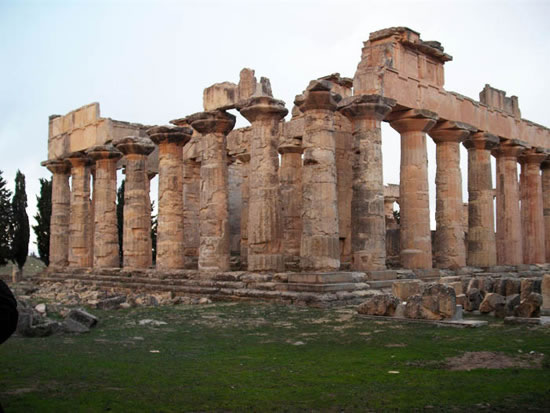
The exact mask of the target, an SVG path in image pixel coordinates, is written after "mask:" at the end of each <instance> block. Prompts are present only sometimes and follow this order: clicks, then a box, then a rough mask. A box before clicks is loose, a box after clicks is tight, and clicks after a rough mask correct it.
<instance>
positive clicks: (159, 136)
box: [147, 125, 193, 146]
mask: <svg viewBox="0 0 550 413" xmlns="http://www.w3.org/2000/svg"><path fill="white" fill-rule="evenodd" d="M147 135H149V138H150V139H151V140H152V141H153V142H154V143H156V144H157V145H159V144H161V143H172V144H175V145H179V146H183V145H185V144H186V143H187V142H189V141H190V140H191V136H192V135H193V129H191V128H190V127H185V126H184V127H179V126H172V125H167V126H153V127H152V128H149V129H147Z"/></svg>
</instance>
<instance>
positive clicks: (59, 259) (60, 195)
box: [42, 159, 71, 267]
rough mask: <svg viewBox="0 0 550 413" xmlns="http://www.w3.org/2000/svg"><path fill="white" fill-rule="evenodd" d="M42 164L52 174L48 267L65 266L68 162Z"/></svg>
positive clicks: (67, 235) (68, 191)
mask: <svg viewBox="0 0 550 413" xmlns="http://www.w3.org/2000/svg"><path fill="white" fill-rule="evenodd" d="M42 165H43V166H45V167H46V168H48V170H49V171H50V172H51V173H52V174H53V176H52V214H51V218H50V252H49V257H50V267H66V266H67V265H68V263H69V218H70V202H71V189H70V187H69V177H70V176H71V164H70V162H68V161H66V160H62V159H55V160H51V161H45V162H43V163H42Z"/></svg>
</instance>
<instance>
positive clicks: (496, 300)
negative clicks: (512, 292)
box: [479, 293, 506, 314]
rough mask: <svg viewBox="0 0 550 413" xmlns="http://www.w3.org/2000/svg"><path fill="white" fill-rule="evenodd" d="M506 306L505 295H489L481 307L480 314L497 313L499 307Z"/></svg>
mask: <svg viewBox="0 0 550 413" xmlns="http://www.w3.org/2000/svg"><path fill="white" fill-rule="evenodd" d="M505 305H506V299H505V298H504V296H503V295H500V294H497V293H487V295H486V296H485V298H484V299H483V301H482V302H481V304H480V305H479V311H480V313H484V314H486V313H490V312H492V311H495V310H496V309H497V308H498V307H504V306H505Z"/></svg>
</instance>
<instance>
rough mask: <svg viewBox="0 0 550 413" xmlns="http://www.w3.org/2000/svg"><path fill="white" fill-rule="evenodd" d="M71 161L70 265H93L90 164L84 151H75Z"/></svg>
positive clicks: (70, 156) (68, 158)
mask: <svg viewBox="0 0 550 413" xmlns="http://www.w3.org/2000/svg"><path fill="white" fill-rule="evenodd" d="M67 160H68V161H69V162H70V163H71V165H72V168H71V182H72V190H71V214H70V222H69V266H70V267H91V266H92V261H93V259H92V258H93V251H92V250H91V248H90V234H91V231H92V228H91V225H90V164H91V159H90V158H89V157H87V156H86V154H84V153H83V152H73V153H71V154H70V155H68V157H67Z"/></svg>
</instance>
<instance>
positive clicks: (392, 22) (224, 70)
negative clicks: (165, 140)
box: [0, 0, 550, 250]
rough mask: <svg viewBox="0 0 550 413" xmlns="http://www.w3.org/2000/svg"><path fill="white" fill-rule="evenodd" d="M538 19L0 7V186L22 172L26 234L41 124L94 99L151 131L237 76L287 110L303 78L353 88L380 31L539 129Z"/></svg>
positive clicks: (503, 13) (164, 7) (185, 4)
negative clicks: (399, 35) (408, 36)
mask: <svg viewBox="0 0 550 413" xmlns="http://www.w3.org/2000/svg"><path fill="white" fill-rule="evenodd" d="M549 21H550V1H534V0H533V1H530V0H524V1H519V0H517V1H504V0H498V1H482V0H477V1H450V0H447V1H445V0H439V1H381V0H376V1H368V0H360V1H345V0H340V1H337V0H334V1H323V0H315V1H308V0H293V1H239V0H231V1H227V0H220V1H206V0H203V1H183V0H182V1H163V0H151V1H145V0H142V1H132V0H112V1H107V0H104V1H101V0H90V1H88V0H72V1H69V0H65V1H62V0H57V1H56V0H35V1H30V0H29V1H26V0H0V62H1V64H0V79H1V80H0V170H2V171H3V172H4V178H5V179H6V180H7V181H8V182H9V185H10V187H11V188H13V180H14V177H15V173H16V171H17V169H20V170H21V171H22V172H23V173H24V174H25V175H26V178H27V194H28V197H29V208H28V210H27V212H28V214H29V216H30V217H31V225H32V224H34V220H33V219H32V216H33V215H34V214H35V212H36V200H35V195H36V193H37V191H38V189H39V184H38V179H39V178H40V177H49V176H50V173H49V172H48V171H47V170H46V169H45V168H42V167H41V166H40V161H42V160H45V159H46V157H47V137H48V116H49V115H51V114H65V113H67V112H69V111H71V110H73V109H76V108H78V107H80V106H83V105H85V104H88V103H91V102H95V101H97V102H100V105H101V115H102V116H103V117H110V118H113V119H117V120H125V121H130V122H139V123H144V124H150V125H153V124H164V123H167V122H168V121H169V120H171V119H174V118H180V117H183V116H186V115H188V114H191V113H194V112H198V111H200V110H202V90H203V89H204V88H205V87H207V86H209V85H211V84H212V83H216V82H222V81H225V80H228V81H233V82H237V81H238V77H239V71H240V70H241V69H242V68H243V67H250V68H252V69H255V70H256V76H257V77H258V78H259V77H260V76H266V77H269V78H270V79H271V84H272V87H273V92H274V96H275V97H276V98H279V99H282V100H284V101H285V102H286V103H287V107H288V108H289V109H290V108H291V107H292V101H293V99H294V96H295V95H296V94H298V93H300V92H301V91H302V90H303V89H304V88H305V86H307V84H308V82H309V81H310V80H311V79H315V78H318V77H320V76H324V75H327V74H330V73H334V72H339V73H340V74H341V75H342V76H348V77H353V75H354V73H355V69H356V67H357V64H358V63H359V59H360V56H361V47H362V42H363V41H365V40H367V39H368V37H369V33H370V32H373V31H376V30H380V29H383V28H386V27H391V26H407V27H409V28H411V29H413V30H415V31H417V32H420V34H421V37H422V39H423V40H438V41H440V42H441V43H442V45H443V46H444V47H445V51H446V52H447V53H449V54H450V55H452V56H453V58H454V59H453V61H452V62H448V63H447V64H446V65H445V79H446V81H445V88H446V89H447V90H452V91H455V92H459V93H461V94H463V95H467V96H470V97H472V98H475V99H476V100H477V99H478V94H479V92H480V91H481V90H482V89H483V87H484V85H485V84H486V83H490V84H491V85H492V86H493V87H496V88H499V89H503V90H506V91H507V93H508V96H510V95H517V96H518V97H519V104H520V109H521V112H522V117H523V118H526V119H529V120H531V121H534V122H537V123H540V124H543V125H546V126H550V105H549V103H548V96H550V82H549V80H548V79H549V77H550V75H549V73H550V50H549V49H550V47H549V43H550V24H549V23H548V22H549ZM246 124H247V122H246V120H244V119H241V120H240V121H239V125H241V126H244V125H246ZM383 133H384V137H383V140H384V144H383V151H384V181H385V182H386V183H398V182H399V137H398V135H397V134H396V133H395V132H393V130H391V128H389V127H384V129H383ZM428 141H429V146H428V150H429V168H430V185H431V188H430V190H431V194H434V193H435V188H434V177H435V145H434V144H433V142H432V141H431V139H429V140H428ZM465 157H466V152H465V151H464V150H463V151H462V168H463V176H464V187H465V188H466V175H465V174H466V172H467V169H466V168H467V164H466V162H465V160H466V159H465ZM464 200H465V201H466V200H467V193H466V191H464ZM431 214H432V217H433V216H434V214H435V208H434V203H433V196H432V206H431ZM432 225H433V223H432ZM32 237H33V241H34V234H32ZM31 249H32V250H36V248H35V246H34V245H31Z"/></svg>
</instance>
